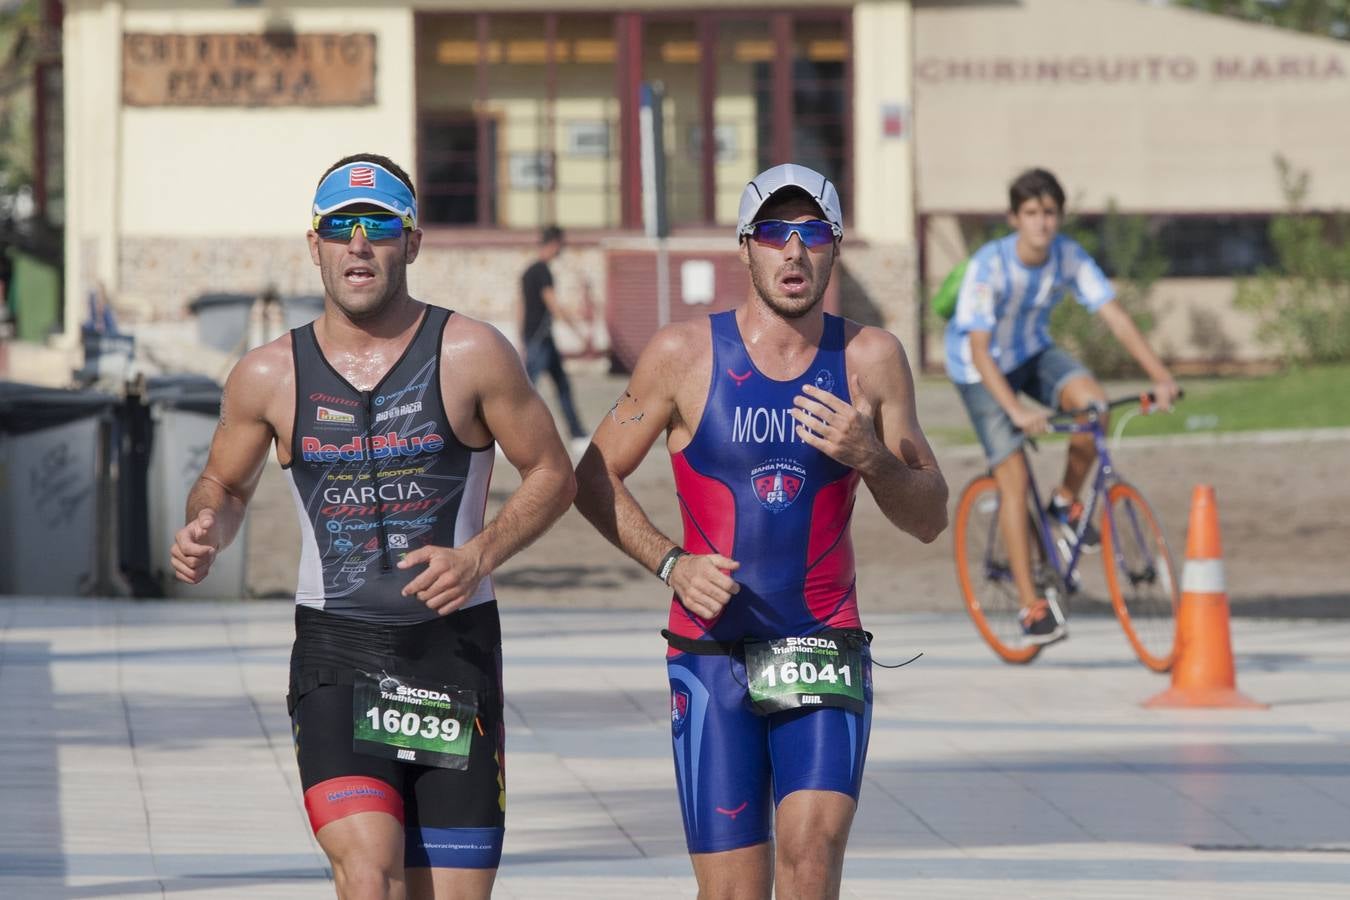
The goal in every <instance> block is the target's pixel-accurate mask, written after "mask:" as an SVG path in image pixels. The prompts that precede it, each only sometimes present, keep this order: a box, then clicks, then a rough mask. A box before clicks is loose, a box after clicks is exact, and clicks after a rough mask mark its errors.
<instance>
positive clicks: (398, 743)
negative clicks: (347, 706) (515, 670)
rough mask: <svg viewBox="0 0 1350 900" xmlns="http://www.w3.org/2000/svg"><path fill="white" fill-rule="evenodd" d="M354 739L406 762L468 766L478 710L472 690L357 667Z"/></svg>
mask: <svg viewBox="0 0 1350 900" xmlns="http://www.w3.org/2000/svg"><path fill="white" fill-rule="evenodd" d="M353 688H354V689H353V692H352V697H353V702H352V745H353V748H354V749H355V750H356V751H357V752H358V753H365V754H367V755H369V756H379V757H384V758H386V759H396V760H399V761H401V762H409V763H417V764H419V765H424V766H437V767H439V768H443V769H467V768H468V767H469V748H470V744H471V742H472V740H473V727H474V720H475V717H476V716H477V714H478V707H477V702H476V700H475V697H474V694H473V692H472V691H463V690H459V689H457V688H454V687H449V686H446V685H440V684H433V683H430V682H423V681H416V680H413V679H411V678H405V677H402V676H398V675H388V674H383V675H370V674H368V673H366V672H357V673H356V678H355V682H354V685H353Z"/></svg>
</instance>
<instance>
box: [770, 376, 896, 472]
mask: <svg viewBox="0 0 1350 900" xmlns="http://www.w3.org/2000/svg"><path fill="white" fill-rule="evenodd" d="M849 383H850V386H851V388H852V393H853V403H852V405H850V404H849V403H848V402H847V401H845V400H843V399H842V398H840V397H836V396H835V395H834V394H831V393H830V392H829V391H822V390H821V389H820V388H818V387H816V386H815V385H814V384H806V385H802V394H805V395H806V396H802V394H798V395H797V396H796V397H794V398H793V400H792V402H793V404H794V405H795V406H796V409H794V410H792V417H793V418H794V419H796V420H797V437H799V438H801V439H802V440H803V441H805V442H806V443H808V444H810V445H811V446H812V447H815V448H816V449H817V450H819V451H821V452H822V453H824V454H825V455H826V456H828V457H830V458H831V459H833V460H835V461H837V462H841V463H843V464H844V465H846V466H848V467H849V468H852V469H858V470H861V471H867V469H868V468H869V466H870V464H871V463H872V462H873V461H874V460H876V459H877V458H878V457H879V455H880V454H887V455H889V453H890V451H889V450H887V449H886V446H885V445H884V444H882V443H881V438H880V437H878V436H877V425H876V421H875V420H874V419H873V417H872V414H873V413H874V412H875V407H873V406H872V402H871V401H870V400H868V399H867V398H866V397H865V396H863V392H862V385H861V383H860V382H859V381H858V376H857V375H853V376H851V377H850V378H849Z"/></svg>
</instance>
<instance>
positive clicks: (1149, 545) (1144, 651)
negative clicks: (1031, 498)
mask: <svg viewBox="0 0 1350 900" xmlns="http://www.w3.org/2000/svg"><path fill="white" fill-rule="evenodd" d="M1102 563H1103V564H1104V565H1105V567H1106V586H1107V590H1108V591H1109V592H1110V594H1111V606H1112V608H1113V609H1115V611H1116V618H1117V619H1119V620H1120V627H1121V628H1123V629H1124V630H1125V638H1126V639H1127V640H1128V641H1129V642H1130V646H1131V647H1132V648H1133V649H1134V652H1135V655H1136V656H1138V657H1139V661H1140V662H1142V663H1143V664H1144V665H1145V666H1148V667H1149V668H1150V669H1152V670H1153V671H1155V672H1167V671H1169V670H1170V669H1171V668H1172V663H1174V662H1175V661H1176V656H1177V623H1176V610H1177V604H1178V603H1179V602H1180V593H1179V589H1180V583H1179V579H1178V578H1177V577H1176V571H1177V570H1176V567H1175V566H1174V565H1173V564H1172V554H1171V552H1170V551H1169V550H1168V549H1167V539H1166V538H1165V537H1163V532H1162V527H1161V526H1159V524H1158V519H1157V517H1156V516H1154V515H1153V510H1152V508H1150V507H1149V505H1148V501H1147V500H1145V499H1144V496H1143V494H1141V493H1139V490H1138V488H1136V487H1135V486H1134V485H1132V484H1128V483H1126V482H1123V481H1122V482H1117V483H1115V484H1113V485H1111V487H1110V488H1109V489H1107V492H1106V509H1105V510H1104V513H1103V515H1102Z"/></svg>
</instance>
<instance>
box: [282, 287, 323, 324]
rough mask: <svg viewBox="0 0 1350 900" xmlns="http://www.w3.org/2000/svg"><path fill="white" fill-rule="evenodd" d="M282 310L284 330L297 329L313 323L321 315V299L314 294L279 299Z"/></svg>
mask: <svg viewBox="0 0 1350 900" xmlns="http://www.w3.org/2000/svg"><path fill="white" fill-rule="evenodd" d="M281 306H282V309H284V310H285V311H286V328H287V329H291V328H299V327H300V326H301V325H306V324H308V323H310V322H313V321H314V320H315V319H317V318H318V317H319V316H321V315H323V297H322V296H321V295H314V294H299V295H296V296H293V297H283V298H282V299H281Z"/></svg>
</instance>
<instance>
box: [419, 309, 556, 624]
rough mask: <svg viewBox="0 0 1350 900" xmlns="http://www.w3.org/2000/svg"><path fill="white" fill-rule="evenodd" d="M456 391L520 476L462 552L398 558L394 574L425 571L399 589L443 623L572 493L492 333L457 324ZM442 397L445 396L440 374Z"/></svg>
mask: <svg viewBox="0 0 1350 900" xmlns="http://www.w3.org/2000/svg"><path fill="white" fill-rule="evenodd" d="M456 329H457V336H456V337H455V338H454V343H455V347H454V352H453V353H452V354H447V355H449V356H451V357H452V358H453V360H454V369H455V372H456V378H455V381H454V390H455V391H471V392H473V395H474V396H475V398H476V408H477V416H478V418H479V419H481V421H482V424H483V425H485V426H486V428H487V430H488V432H489V433H490V434H491V436H492V438H493V439H494V440H495V441H496V442H497V444H498V445H499V446H500V447H501V450H502V452H503V453H504V454H505V455H506V458H507V460H508V461H510V463H511V464H512V465H513V466H515V468H516V470H517V471H518V472H519V473H520V486H519V487H518V488H516V490H515V491H514V492H513V493H512V494H511V496H510V497H509V498H507V501H506V503H505V504H504V505H503V506H502V508H501V510H500V511H499V512H498V513H497V515H496V516H495V517H493V519H492V521H490V522H488V523H487V524H486V525H485V526H484V527H483V530H482V531H480V532H479V533H478V534H476V535H474V536H473V537H472V538H470V539H469V540H468V541H466V542H465V543H464V544H463V545H462V546H460V547H437V546H431V545H428V546H425V547H420V548H418V549H417V550H414V551H412V552H411V553H409V554H407V555H406V556H404V558H403V560H402V561H401V562H400V563H399V564H398V567H399V568H400V569H412V568H414V567H417V566H423V565H424V566H425V569H423V570H422V571H421V572H419V573H417V574H416V575H415V577H413V578H412V579H411V580H410V581H409V582H408V584H407V585H406V586H405V587H404V588H403V595H404V596H407V597H411V596H416V597H417V598H418V599H419V600H421V601H422V602H423V603H425V604H426V605H427V606H428V607H430V608H431V609H434V610H436V611H437V612H438V613H440V614H441V615H446V614H448V613H451V612H453V611H454V610H456V609H458V608H459V607H460V606H462V605H463V604H464V601H466V600H468V599H469V597H471V596H472V595H473V592H474V591H475V590H476V589H477V587H478V584H479V582H481V581H482V579H483V578H484V577H485V576H487V575H488V574H489V573H491V572H493V571H494V570H496V569H497V568H498V567H499V566H500V565H501V564H502V563H503V562H505V561H506V560H508V559H510V558H511V557H512V556H513V555H514V554H516V553H518V552H519V551H520V550H522V549H524V548H525V547H526V546H528V545H529V544H530V543H531V542H532V541H533V540H534V539H535V538H537V537H539V535H541V534H543V533H544V532H545V531H547V530H548V529H549V526H551V525H552V524H553V523H554V522H555V521H557V519H558V517H559V516H561V515H562V514H563V513H564V512H566V511H567V507H568V506H569V505H571V503H572V497H573V496H574V495H575V493H576V481H575V479H574V478H573V476H572V464H571V461H570V460H569V459H568V458H567V451H566V450H564V449H563V445H562V440H561V439H560V438H559V437H558V431H557V428H555V427H554V424H553V417H552V415H550V414H549V411H548V407H546V406H545V405H544V401H543V400H541V399H540V398H539V395H538V394H536V393H535V392H534V388H532V387H531V386H530V382H529V380H528V379H527V378H526V377H525V371H524V369H522V368H521V365H520V357H518V356H517V355H516V353H515V351H514V350H513V349H512V347H511V344H510V342H508V341H507V340H506V338H504V337H503V336H502V335H501V334H500V333H499V332H498V331H497V330H496V329H495V328H492V327H491V326H488V325H485V324H483V323H481V322H473V321H471V320H467V319H465V320H461V321H460V322H458V323H457V324H456ZM442 385H443V388H442V390H443V391H448V390H449V389H450V388H449V387H448V386H446V385H447V383H446V381H445V379H444V373H442Z"/></svg>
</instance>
